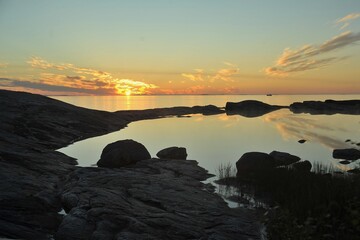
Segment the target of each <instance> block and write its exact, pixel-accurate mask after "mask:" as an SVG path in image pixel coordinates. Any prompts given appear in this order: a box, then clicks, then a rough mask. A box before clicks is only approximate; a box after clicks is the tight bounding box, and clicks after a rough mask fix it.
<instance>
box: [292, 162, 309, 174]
mask: <svg viewBox="0 0 360 240" xmlns="http://www.w3.org/2000/svg"><path fill="white" fill-rule="evenodd" d="M291 166H292V168H293V169H294V170H296V171H300V172H310V170H311V168H312V164H311V162H309V161H308V160H305V161H301V162H296V163H294V164H293V165H291Z"/></svg>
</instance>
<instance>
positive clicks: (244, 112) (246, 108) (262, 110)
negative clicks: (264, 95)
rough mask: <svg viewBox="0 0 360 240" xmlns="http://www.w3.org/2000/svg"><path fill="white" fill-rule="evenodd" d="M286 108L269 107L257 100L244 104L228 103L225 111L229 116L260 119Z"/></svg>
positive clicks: (247, 101) (244, 102)
mask: <svg viewBox="0 0 360 240" xmlns="http://www.w3.org/2000/svg"><path fill="white" fill-rule="evenodd" d="M281 108H286V107H285V106H277V105H269V104H266V103H263V102H260V101H256V100H245V101H242V102H237V103H234V102H227V103H226V106H225V111H226V114H227V115H236V114H238V115H241V116H244V117H259V116H262V115H264V114H266V113H269V112H272V111H275V110H278V109H281Z"/></svg>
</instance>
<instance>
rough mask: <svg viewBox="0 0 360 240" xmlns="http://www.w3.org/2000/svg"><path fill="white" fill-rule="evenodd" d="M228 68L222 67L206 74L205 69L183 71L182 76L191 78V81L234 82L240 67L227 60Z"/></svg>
mask: <svg viewBox="0 0 360 240" xmlns="http://www.w3.org/2000/svg"><path fill="white" fill-rule="evenodd" d="M224 64H225V65H227V66H228V67H227V68H221V69H219V70H217V71H216V72H215V73H212V74H205V71H204V70H203V69H195V73H182V74H181V76H183V77H185V78H187V79H190V80H191V81H200V82H202V81H209V82H214V81H215V80H222V81H225V82H233V81H234V80H233V79H232V77H233V76H234V75H238V74H239V68H238V67H237V66H236V65H235V64H232V63H228V62H225V63H224Z"/></svg>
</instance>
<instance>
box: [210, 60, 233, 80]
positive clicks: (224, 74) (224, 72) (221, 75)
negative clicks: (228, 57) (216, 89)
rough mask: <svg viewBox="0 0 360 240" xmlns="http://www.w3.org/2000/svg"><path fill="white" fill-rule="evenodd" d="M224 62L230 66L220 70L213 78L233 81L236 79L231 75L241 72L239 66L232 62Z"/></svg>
mask: <svg viewBox="0 0 360 240" xmlns="http://www.w3.org/2000/svg"><path fill="white" fill-rule="evenodd" d="M224 64H226V65H228V66H229V67H228V68H222V69H220V70H218V71H217V72H216V74H215V76H214V77H213V78H212V79H213V80H223V81H225V82H233V81H234V80H233V79H231V77H232V76H234V75H237V74H239V68H238V67H237V66H236V65H234V64H232V63H228V62H225V63H224Z"/></svg>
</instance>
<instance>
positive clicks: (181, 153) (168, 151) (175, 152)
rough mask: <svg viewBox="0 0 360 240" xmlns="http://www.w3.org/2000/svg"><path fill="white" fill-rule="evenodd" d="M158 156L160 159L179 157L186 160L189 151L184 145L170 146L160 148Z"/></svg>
mask: <svg viewBox="0 0 360 240" xmlns="http://www.w3.org/2000/svg"><path fill="white" fill-rule="evenodd" d="M156 156H158V158H160V159H179V160H186V157H187V153H186V148H183V147H169V148H165V149H163V150H160V151H159V152H158V153H157V154H156Z"/></svg>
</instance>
